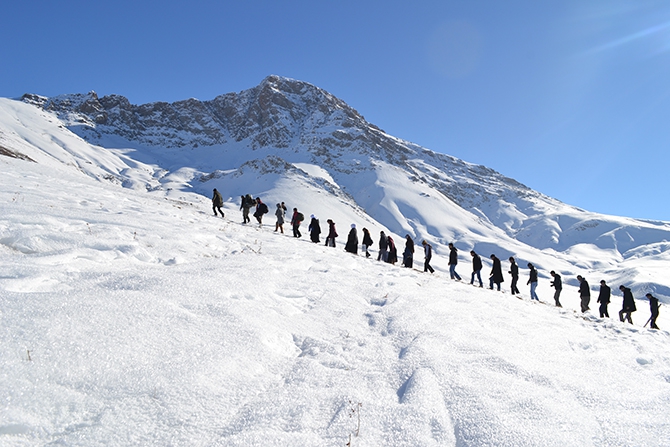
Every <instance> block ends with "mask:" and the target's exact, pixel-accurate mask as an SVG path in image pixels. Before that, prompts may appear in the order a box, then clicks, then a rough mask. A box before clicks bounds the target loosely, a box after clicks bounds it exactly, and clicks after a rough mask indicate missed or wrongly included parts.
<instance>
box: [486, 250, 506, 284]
mask: <svg viewBox="0 0 670 447" xmlns="http://www.w3.org/2000/svg"><path fill="white" fill-rule="evenodd" d="M491 260H492V261H493V268H491V274H490V275H489V289H491V290H493V284H495V285H497V286H498V292H500V284H501V283H502V282H503V281H505V278H503V274H502V265H501V264H500V259H498V257H497V256H496V255H491Z"/></svg>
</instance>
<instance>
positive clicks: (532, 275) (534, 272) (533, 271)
mask: <svg viewBox="0 0 670 447" xmlns="http://www.w3.org/2000/svg"><path fill="white" fill-rule="evenodd" d="M532 282H537V270H536V269H535V267H531V269H530V278H528V282H527V284H530V283H532Z"/></svg>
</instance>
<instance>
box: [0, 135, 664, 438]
mask: <svg viewBox="0 0 670 447" xmlns="http://www.w3.org/2000/svg"><path fill="white" fill-rule="evenodd" d="M27 124H30V123H27ZM33 124H35V125H37V123H33ZM54 124H55V125H57V124H56V123H55V122H54ZM21 128H22V129H29V128H31V126H30V125H24V126H22V127H21ZM4 129H6V127H5V128H4ZM33 130H34V131H35V133H34V134H30V135H27V134H26V135H22V136H21V138H22V140H21V141H25V140H27V139H31V141H33V142H35V144H39V145H40V147H42V148H43V147H46V148H48V150H46V149H45V150H44V152H45V154H46V153H49V156H47V155H42V154H40V153H39V152H33V151H32V150H33V149H34V147H32V146H31V147H28V146H25V147H21V150H22V151H25V152H24V154H25V155H28V156H30V157H31V158H33V159H39V160H38V161H39V163H35V162H31V161H28V160H23V159H19V158H13V157H7V156H3V157H0V166H2V172H3V175H2V176H0V271H1V272H2V273H1V274H0V365H2V368H0V398H1V401H2V405H0V445H2V446H5V445H6V446H42V445H67V446H87V447H89V446H102V445H105V446H126V445H149V446H165V445H174V446H219V445H221V446H223V445H226V446H268V445H272V446H284V445H292V446H317V445H318V446H321V445H323V446H331V445H332V446H345V445H347V444H349V445H353V446H380V445H384V446H438V445H439V446H498V445H514V446H538V445H543V446H584V445H593V446H612V445H627V446H637V445H639V446H642V445H644V446H664V445H670V411H669V410H670V373H669V372H670V355H669V354H668V352H669V351H668V343H669V342H670V333H669V332H668V331H666V330H664V329H662V330H660V331H652V330H649V329H644V328H643V327H642V325H643V324H644V321H646V319H647V317H648V315H649V312H648V307H647V306H646V301H644V300H638V309H639V310H638V312H636V313H635V314H634V316H633V319H634V322H635V325H628V324H623V323H620V322H618V321H616V320H615V319H599V318H596V316H594V315H593V314H592V313H590V312H589V313H587V314H586V315H585V316H584V317H582V315H581V314H577V313H576V309H577V306H578V298H577V293H576V289H575V288H574V287H573V286H570V285H568V286H566V289H565V290H564V293H563V303H564V306H565V307H564V308H563V309H557V308H555V307H553V306H552V305H548V304H547V303H549V302H551V301H552V300H551V298H550V296H551V290H550V288H549V286H548V282H547V281H546V280H541V283H540V287H539V295H540V298H541V300H542V303H533V302H530V301H529V300H528V299H527V296H526V294H525V292H526V290H525V287H524V288H522V290H523V292H524V294H523V295H524V296H523V299H521V300H519V299H517V298H514V297H512V296H511V295H510V294H508V293H498V292H493V291H489V290H485V289H479V288H475V287H472V286H470V285H469V284H465V283H461V282H454V281H451V280H449V279H448V275H447V274H446V272H445V270H446V260H445V259H444V253H439V252H438V253H437V256H436V259H435V261H434V263H433V264H434V265H435V266H436V268H437V272H436V274H435V275H429V274H426V273H423V272H422V271H419V270H416V269H404V268H401V267H398V266H392V265H389V264H383V263H379V262H377V261H375V260H373V259H366V258H364V257H363V256H361V255H360V254H359V255H358V256H355V255H351V254H348V253H345V252H344V251H343V250H342V246H343V237H340V238H339V241H338V242H339V245H338V248H335V249H333V248H328V247H325V246H323V245H322V244H318V245H317V244H312V243H310V242H309V241H307V240H305V238H303V239H295V238H292V237H290V236H289V235H287V234H285V235H281V234H278V233H275V232H273V231H272V230H273V229H274V225H273V220H272V219H269V218H266V221H267V222H268V223H266V225H264V226H263V227H262V228H259V227H258V226H256V225H247V226H243V225H241V224H240V223H239V222H238V221H239V214H238V213H239V211H238V210H237V205H236V203H232V202H228V203H226V205H225V207H224V208H225V210H226V218H225V219H221V218H215V217H213V216H212V215H211V202H210V201H209V199H208V198H206V197H203V196H202V195H199V194H196V193H192V192H187V191H183V190H171V191H164V190H150V191H147V190H146V189H142V190H135V189H132V188H123V187H122V186H121V185H119V184H117V183H114V182H108V181H106V180H104V179H103V180H100V176H102V177H104V176H105V175H106V174H107V173H110V171H111V166H112V165H114V166H116V165H115V164H116V163H118V169H119V171H118V172H121V171H123V170H126V169H129V168H131V170H129V171H128V172H129V173H133V172H135V171H134V170H137V169H138V167H137V166H131V162H130V161H129V160H128V159H127V158H125V157H126V156H125V155H124V154H122V153H121V152H114V151H110V150H105V149H96V151H95V153H91V154H87V153H86V152H85V151H84V152H81V151H79V152H76V153H75V154H74V155H73V154H72V153H70V154H69V155H68V151H67V150H66V149H67V148H72V147H75V146H76V145H78V144H83V143H81V141H80V140H76V139H73V140H72V141H65V140H64V139H61V142H64V143H62V144H60V143H55V142H53V140H51V139H50V137H48V136H44V135H42V132H40V131H39V127H33ZM22 132H23V131H22ZM40 137H42V138H45V140H44V141H37V139H38V138H40ZM2 138H3V140H2V143H0V145H2V146H3V147H6V148H8V146H9V145H10V143H12V142H13V141H18V139H17V136H16V135H14V134H10V133H9V132H7V131H6V130H5V131H3V135H2ZM49 141H52V142H53V145H52V144H51V143H49ZM83 147H84V148H87V147H88V146H83ZM13 149H14V150H16V147H15V146H14V147H13ZM98 151H99V152H100V153H98ZM52 154H53V155H52ZM40 157H42V158H40ZM68 157H72V158H68ZM87 157H91V158H93V157H99V158H105V160H106V161H105V163H104V164H103V165H104V167H101V166H99V165H96V164H93V163H92V164H91V165H89V164H88V163H86V162H85V160H86V159H87ZM63 160H66V162H65V163H63ZM124 163H125V166H127V167H124ZM146 166H147V169H148V170H147V171H146V172H147V175H148V176H151V175H153V174H151V173H152V172H157V171H156V170H155V169H154V168H153V167H151V166H150V165H146ZM303 168H304V166H303ZM118 172H117V171H114V172H112V174H114V175H116V174H118ZM292 175H294V177H291V176H289V177H282V178H278V179H277V181H276V183H272V184H270V183H268V185H269V186H268V188H270V187H272V189H270V190H271V191H281V190H284V188H290V187H291V185H290V184H287V183H284V182H290V181H291V178H293V179H296V180H295V182H297V183H296V185H298V186H299V187H301V188H303V189H304V190H305V191H308V190H309V187H313V190H312V194H311V195H309V194H307V195H305V196H304V197H303V198H302V200H303V201H304V202H303V204H301V206H300V207H301V208H303V209H304V210H305V211H306V214H308V213H310V210H312V209H319V210H320V211H319V214H320V216H319V217H320V218H321V221H322V222H325V219H326V218H328V217H332V216H333V215H336V214H337V215H339V216H341V219H347V220H342V224H343V225H342V226H341V227H340V234H342V235H343V234H345V233H346V231H345V229H347V227H348V225H347V224H348V223H349V221H353V222H355V223H357V224H358V226H359V228H360V227H361V226H363V225H365V224H367V223H368V221H367V220H366V219H368V215H367V214H365V213H361V214H360V215H359V214H356V211H355V207H354V206H353V205H352V204H351V203H349V202H346V203H344V202H340V201H339V199H337V197H338V196H336V195H332V196H328V197H325V196H324V193H323V192H322V191H323V190H322V189H318V188H316V187H314V186H313V184H311V183H305V182H303V181H302V180H300V179H301V178H302V177H301V174H300V173H299V172H298V171H295V172H294V173H293V174H292ZM324 180H327V181H328V182H330V179H327V178H326V179H324ZM259 181H260V180H259ZM263 181H265V180H263ZM296 187H297V186H296ZM270 190H268V191H270ZM388 191H390V192H388V194H391V195H392V194H395V193H393V192H392V191H391V190H388ZM397 195H400V193H397ZM435 200H437V199H435ZM441 200H444V199H441ZM388 203H391V202H388ZM287 204H288V205H289V207H292V205H293V204H292V203H291V202H287ZM442 204H443V205H444V203H442ZM445 206H446V205H445ZM403 215H404V214H403ZM407 215H410V216H411V213H408V214H407ZM408 222H411V220H410V219H408ZM372 223H374V222H372ZM345 225H346V226H345ZM304 227H305V225H303V230H304ZM492 231H493V230H492ZM304 232H306V231H304ZM399 245H401V244H399ZM375 247H376V242H375ZM375 247H373V249H374V248H375ZM664 250H665V247H657V248H655V249H650V251H641V252H639V253H635V255H634V256H632V257H633V258H634V259H635V262H638V263H639V266H640V268H643V269H645V270H649V268H650V265H651V264H653V263H655V262H658V263H659V268H660V265H662V264H663V262H664V260H663V258H660V259H658V260H657V259H656V258H655V257H657V256H659V254H662V253H665V251H664ZM373 254H376V253H374V250H373ZM461 259H462V261H463V258H461ZM557 259H558V258H557ZM415 260H416V266H419V265H420V263H421V261H422V256H421V254H420V253H417V254H416V256H415ZM631 262H632V261H631ZM505 265H506V264H505ZM459 271H460V273H461V275H462V276H466V273H467V272H468V271H469V269H468V268H467V264H466V263H465V262H462V264H459ZM525 279H526V276H525V273H524V276H522V282H524V281H525ZM506 281H509V279H506ZM507 285H508V282H506V283H505V286H507ZM620 300H621V297H620V296H619V295H615V296H614V297H613V304H611V305H610V312H611V314H612V315H615V314H616V310H618V305H619V303H620ZM592 307H595V306H592ZM665 321H666V318H665V312H664V308H662V309H661V318H660V319H659V323H658V324H659V326H660V327H661V328H666V327H667V323H664V322H665Z"/></svg>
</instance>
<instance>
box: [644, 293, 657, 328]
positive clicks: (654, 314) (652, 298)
mask: <svg viewBox="0 0 670 447" xmlns="http://www.w3.org/2000/svg"><path fill="white" fill-rule="evenodd" d="M645 296H646V297H647V299H648V300H649V310H650V311H651V318H649V322H650V323H651V325H650V326H649V327H650V328H652V329H658V326H656V319H657V318H658V307H659V306H658V298H656V297H655V296H653V295H652V294H651V293H648V294H646V295H645Z"/></svg>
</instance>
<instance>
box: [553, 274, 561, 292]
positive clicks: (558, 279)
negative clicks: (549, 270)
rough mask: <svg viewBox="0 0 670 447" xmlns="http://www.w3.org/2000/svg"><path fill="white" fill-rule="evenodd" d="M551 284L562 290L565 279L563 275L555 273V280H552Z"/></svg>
mask: <svg viewBox="0 0 670 447" xmlns="http://www.w3.org/2000/svg"><path fill="white" fill-rule="evenodd" d="M551 285H552V286H553V287H554V289H556V290H562V289H563V281H561V275H559V274H558V273H554V280H553V281H552V282H551Z"/></svg>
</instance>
